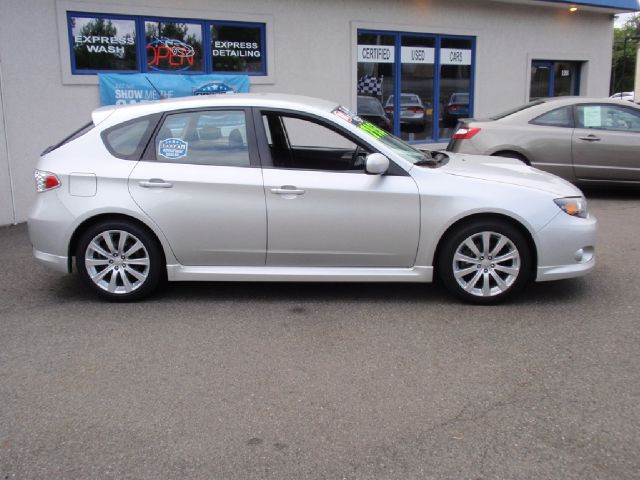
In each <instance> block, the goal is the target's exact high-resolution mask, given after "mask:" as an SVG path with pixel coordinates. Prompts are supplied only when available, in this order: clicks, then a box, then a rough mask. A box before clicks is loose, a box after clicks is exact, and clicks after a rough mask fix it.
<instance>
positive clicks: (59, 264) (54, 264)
mask: <svg viewBox="0 0 640 480" xmlns="http://www.w3.org/2000/svg"><path fill="white" fill-rule="evenodd" d="M33 256H34V257H35V259H36V260H37V261H38V263H40V264H41V265H44V266H45V267H47V268H51V269H53V270H55V271H57V272H60V273H69V257H63V256H61V255H53V254H51V253H45V252H41V251H40V250H36V249H35V248H34V249H33Z"/></svg>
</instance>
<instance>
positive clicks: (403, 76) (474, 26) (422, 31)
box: [0, 0, 639, 225]
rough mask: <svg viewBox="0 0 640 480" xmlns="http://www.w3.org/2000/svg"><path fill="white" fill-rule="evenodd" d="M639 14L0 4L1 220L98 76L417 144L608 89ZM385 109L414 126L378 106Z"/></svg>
mask: <svg viewBox="0 0 640 480" xmlns="http://www.w3.org/2000/svg"><path fill="white" fill-rule="evenodd" d="M638 9H639V7H638V1H637V0H584V1H576V2H570V1H565V0H555V1H548V0H393V1H388V0H387V1H381V0H315V1H314V0H298V1H292V0H258V1H256V0H253V1H246V0H182V1H180V2H173V1H169V0H126V1H124V0H123V1H118V0H110V1H108V2H102V1H76V0H2V1H1V2H0V22H1V28H0V113H1V118H0V225H7V224H12V223H19V222H23V221H25V220H26V218H27V215H28V212H29V208H30V205H31V203H32V201H33V198H34V196H35V195H36V193H35V188H34V180H33V169H34V167H35V164H36V162H37V159H38V157H39V155H40V153H41V152H42V151H43V150H44V149H45V148H46V147H47V146H48V145H51V144H54V143H56V142H58V141H59V140H61V139H62V138H63V137H65V136H67V135H68V134H69V133H71V132H72V131H74V130H76V129H78V128H79V127H80V126H82V125H83V124H86V123H87V121H88V120H89V118H90V113H91V111H92V110H93V109H95V108H97V107H99V106H100V104H101V96H100V88H99V78H100V77H102V74H127V75H129V74H138V76H141V74H142V75H144V77H145V78H146V79H147V81H148V83H149V84H150V85H152V86H154V82H155V80H154V79H158V80H159V79H160V76H163V77H166V76H167V74H170V75H175V76H176V77H172V78H176V79H177V78H179V77H178V76H188V77H189V79H190V80H191V81H192V82H195V83H197V82H198V79H199V78H204V77H198V75H216V77H219V78H220V79H222V80H221V81H220V85H224V79H225V78H229V79H231V78H232V77H234V78H236V79H237V78H241V79H242V78H244V80H245V84H246V85H247V86H248V88H249V90H250V91H251V92H284V93H293V94H301V95H309V96H314V97H321V98H327V99H331V100H333V101H335V102H336V104H338V103H340V104H342V105H345V106H346V107H348V108H350V109H352V110H354V111H356V110H358V111H359V112H360V113H361V114H379V115H380V116H381V117H384V116H386V117H387V118H388V119H389V123H388V126H387V128H388V130H390V131H393V132H394V133H396V134H397V135H399V136H401V137H402V138H404V139H405V140H407V141H409V142H415V143H427V144H430V143H438V142H444V141H446V140H447V138H448V137H449V136H450V135H451V133H452V129H453V127H454V126H455V122H456V121H457V119H458V118H460V117H462V116H487V115H491V114H494V113H497V112H499V111H502V110H506V109H508V108H512V107H514V106H517V105H519V104H522V103H525V102H528V101H529V100H531V99H534V98H539V97H547V96H561V95H583V96H591V97H604V96H608V94H609V81H610V71H611V50H612V41H613V20H614V14H616V13H623V12H631V11H636V10H638ZM154 76H155V77H154ZM207 78H208V77H207ZM207 85H209V87H207V88H209V89H211V84H210V83H209V84H207ZM216 88H218V87H216ZM220 88H222V87H220ZM218 89H219V88H218ZM154 91H156V92H157V93H158V94H159V95H162V90H161V89H158V88H156V87H155V86H154ZM194 92H195V90H194ZM117 93H118V92H117ZM210 93H215V92H210ZM115 98H116V100H115V103H134V102H139V101H147V100H149V99H153V98H157V97H154V96H153V95H152V96H151V97H149V96H147V95H144V94H140V95H138V94H135V92H134V93H131V92H130V93H127V92H119V93H118V95H117V96H116V97H115ZM103 103H104V100H103ZM400 109H403V110H405V111H408V112H411V113H409V114H408V116H407V119H408V118H409V116H411V117H412V118H413V120H414V121H411V122H410V121H406V119H405V118H403V117H401V116H400V115H393V112H394V111H399V110H400ZM63 188H64V186H63Z"/></svg>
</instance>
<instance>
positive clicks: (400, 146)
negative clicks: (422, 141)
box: [331, 105, 433, 164]
mask: <svg viewBox="0 0 640 480" xmlns="http://www.w3.org/2000/svg"><path fill="white" fill-rule="evenodd" d="M331 113H333V114H334V115H335V116H337V117H339V118H341V119H342V120H344V121H345V122H347V123H350V124H351V125H354V126H356V127H357V128H359V129H360V130H362V131H363V132H365V133H366V134H367V135H368V136H370V137H371V138H373V139H374V140H377V141H379V142H382V143H383V144H384V145H385V146H386V147H388V148H390V149H391V150H393V151H394V152H395V153H396V154H397V155H399V156H400V157H402V158H403V159H404V160H406V161H407V162H410V163H413V164H416V163H419V162H425V161H429V162H431V161H433V158H432V157H431V155H430V154H429V153H428V152H423V151H421V150H418V149H417V148H413V147H412V146H411V145H409V144H408V143H405V142H404V141H402V140H400V139H399V138H398V137H396V136H394V135H392V134H390V133H389V132H387V131H385V130H382V129H381V128H380V127H377V126H376V125H374V124H373V123H369V122H365V121H364V120H363V119H362V118H360V117H359V116H357V115H356V114H354V113H352V112H350V111H349V110H348V109H347V108H345V107H343V106H341V105H339V106H337V107H336V108H335V109H333V110H332V112H331Z"/></svg>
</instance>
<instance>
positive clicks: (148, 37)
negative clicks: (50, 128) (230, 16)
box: [67, 12, 267, 76]
mask: <svg viewBox="0 0 640 480" xmlns="http://www.w3.org/2000/svg"><path fill="white" fill-rule="evenodd" d="M67 28H68V38H69V46H70V57H71V73H72V74H74V75H78V74H82V75H84V74H89V75H95V74H97V73H100V72H128V73H130V72H150V73H153V72H162V73H164V72H179V73H234V74H236V73H244V74H247V75H262V76H266V75H267V51H266V49H267V45H266V44H267V41H266V38H267V37H266V34H267V30H266V28H267V26H266V24H265V23H246V22H230V21H218V20H199V19H195V20H187V19H180V18H162V17H143V16H134V15H126V16H125V15H117V14H113V15H112V14H101V13H100V14H96V13H87V12H67ZM205 39H206V42H205ZM143 42H144V43H143Z"/></svg>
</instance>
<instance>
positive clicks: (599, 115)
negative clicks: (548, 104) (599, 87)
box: [572, 103, 640, 181]
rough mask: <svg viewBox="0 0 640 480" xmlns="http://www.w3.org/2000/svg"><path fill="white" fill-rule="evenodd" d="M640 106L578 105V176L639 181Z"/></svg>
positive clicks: (575, 142) (575, 144)
mask: <svg viewBox="0 0 640 480" xmlns="http://www.w3.org/2000/svg"><path fill="white" fill-rule="evenodd" d="M639 152H640V109H638V108H635V107H633V106H629V107H627V106H622V105H615V104H606V103H603V104H582V105H577V106H576V129H575V130H574V133H573V139H572V155H573V167H574V171H575V175H576V177H577V178H578V179H583V180H619V181H640V154H639Z"/></svg>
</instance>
